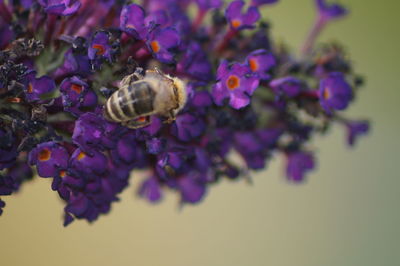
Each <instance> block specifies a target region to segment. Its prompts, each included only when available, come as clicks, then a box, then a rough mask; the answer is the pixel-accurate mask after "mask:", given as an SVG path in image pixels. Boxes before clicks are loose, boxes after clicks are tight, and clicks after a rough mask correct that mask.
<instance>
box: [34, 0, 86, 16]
mask: <svg viewBox="0 0 400 266" xmlns="http://www.w3.org/2000/svg"><path fill="white" fill-rule="evenodd" d="M38 2H39V4H40V5H41V6H42V7H43V8H44V10H45V11H46V12H47V13H49V14H54V15H63V16H69V15H72V14H74V13H76V12H77V11H78V9H79V8H80V7H81V2H80V1H79V0H38Z"/></svg>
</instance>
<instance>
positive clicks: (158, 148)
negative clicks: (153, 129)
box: [146, 138, 165, 154]
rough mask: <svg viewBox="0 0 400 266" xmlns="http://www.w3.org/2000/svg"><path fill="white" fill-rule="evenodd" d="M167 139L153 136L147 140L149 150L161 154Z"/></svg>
mask: <svg viewBox="0 0 400 266" xmlns="http://www.w3.org/2000/svg"><path fill="white" fill-rule="evenodd" d="M164 147H165V141H163V139H159V138H152V139H149V140H147V141H146V148H147V152H148V153H150V154H159V153H161V152H162V151H163V150H164Z"/></svg>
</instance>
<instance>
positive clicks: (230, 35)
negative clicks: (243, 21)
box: [216, 28, 239, 53]
mask: <svg viewBox="0 0 400 266" xmlns="http://www.w3.org/2000/svg"><path fill="white" fill-rule="evenodd" d="M238 32H239V31H237V30H235V29H232V28H230V29H229V31H228V32H227V33H226V34H225V36H224V38H223V39H222V41H221V43H220V44H219V45H217V49H216V51H217V53H221V52H222V51H223V50H224V49H225V48H226V47H227V46H228V44H229V42H230V41H231V40H232V39H233V38H234V37H235V36H236V35H237V34H238Z"/></svg>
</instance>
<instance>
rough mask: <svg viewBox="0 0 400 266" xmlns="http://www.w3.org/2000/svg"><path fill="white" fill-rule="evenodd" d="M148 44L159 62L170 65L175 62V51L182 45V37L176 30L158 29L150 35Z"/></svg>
mask: <svg viewBox="0 0 400 266" xmlns="http://www.w3.org/2000/svg"><path fill="white" fill-rule="evenodd" d="M146 44H147V47H148V48H149V50H150V51H151V52H152V53H153V55H154V57H155V58H156V59H157V60H159V61H160V62H162V63H166V64H169V63H173V62H174V50H175V49H177V48H178V46H179V44H180V36H179V34H178V32H177V31H176V30H175V29H174V28H171V27H167V28H163V29H161V28H159V27H157V28H155V29H154V30H152V31H151V32H150V33H149V34H148V36H147V41H146Z"/></svg>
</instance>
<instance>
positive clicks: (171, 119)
mask: <svg viewBox="0 0 400 266" xmlns="http://www.w3.org/2000/svg"><path fill="white" fill-rule="evenodd" d="M175 120H176V115H175V112H174V111H173V110H172V111H170V112H169V113H168V116H167V119H165V120H164V123H167V124H171V123H172V122H174V121H175Z"/></svg>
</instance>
